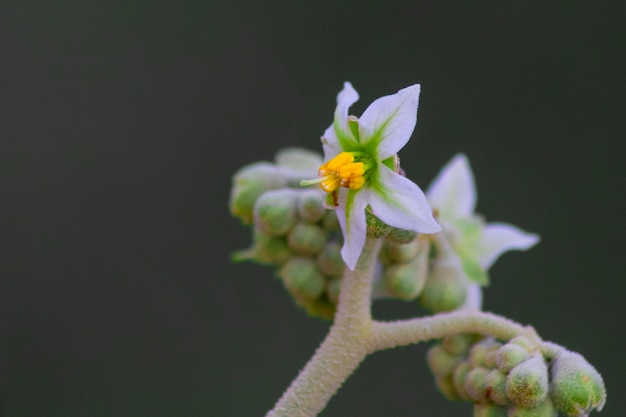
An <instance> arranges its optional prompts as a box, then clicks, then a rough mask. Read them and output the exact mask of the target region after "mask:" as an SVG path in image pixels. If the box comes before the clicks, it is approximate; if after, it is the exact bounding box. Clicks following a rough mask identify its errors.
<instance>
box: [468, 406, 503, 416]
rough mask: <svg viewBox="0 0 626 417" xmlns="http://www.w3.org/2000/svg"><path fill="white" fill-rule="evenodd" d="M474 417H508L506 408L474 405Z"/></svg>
mask: <svg viewBox="0 0 626 417" xmlns="http://www.w3.org/2000/svg"><path fill="white" fill-rule="evenodd" d="M474 417H506V408H504V407H498V406H497V405H494V404H489V403H486V404H481V403H477V404H474Z"/></svg>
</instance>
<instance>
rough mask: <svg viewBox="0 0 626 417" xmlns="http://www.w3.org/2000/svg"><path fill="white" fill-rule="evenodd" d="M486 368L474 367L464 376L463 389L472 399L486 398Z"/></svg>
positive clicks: (481, 399) (487, 371)
mask: <svg viewBox="0 0 626 417" xmlns="http://www.w3.org/2000/svg"><path fill="white" fill-rule="evenodd" d="M488 373H489V370H488V369H487V368H482V367H481V368H474V369H472V370H471V371H469V372H468V373H467V375H466V376H465V383H464V385H463V386H464V387H465V391H466V392H467V395H468V396H469V397H470V398H471V399H472V400H474V401H484V400H485V399H487V396H488V394H489V393H488V391H487V374H488Z"/></svg>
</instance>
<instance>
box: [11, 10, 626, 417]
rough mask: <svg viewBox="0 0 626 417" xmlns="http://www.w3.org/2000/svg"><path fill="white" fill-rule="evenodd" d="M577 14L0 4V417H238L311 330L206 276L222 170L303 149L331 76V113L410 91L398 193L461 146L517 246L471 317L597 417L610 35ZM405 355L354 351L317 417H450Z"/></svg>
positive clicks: (279, 293) (233, 275) (317, 334)
mask: <svg viewBox="0 0 626 417" xmlns="http://www.w3.org/2000/svg"><path fill="white" fill-rule="evenodd" d="M590 4H591V3H589V2H584V1H569V2H560V1H548V2H539V1H537V2H534V1H530V2H516V1H485V2H480V3H476V2H462V1H451V2H437V1H415V0H414V1H407V0H390V1H386V2H382V1H363V0H362V1H352V0H350V1H342V2H338V1H327V0H321V1H315V2H313V1H308V2H299V1H284V0H281V1H273V2H252V1H231V2H227V1H215V0H208V1H199V0H182V1H178V2H163V1H152V2H147V1H136V0H127V1H124V2H94V1H70V0H64V1H56V2H47V1H40V0H31V1H25V2H18V1H10V0H9V1H3V2H2V3H1V4H0V192H1V195H2V204H0V224H1V225H2V228H1V233H0V242H1V243H0V245H1V252H0V404H1V406H0V409H1V410H3V414H2V413H0V414H2V415H3V416H5V417H21V416H46V417H47V416H51V417H53V416H116V417H124V416H129V417H130V416H175V417H178V416H186V417H192V416H226V417H228V416H261V415H264V413H265V412H266V411H267V410H269V409H270V408H271V407H272V406H273V404H274V403H275V401H276V400H277V399H278V397H279V396H280V394H281V393H282V391H283V390H284V389H285V388H286V387H287V386H288V384H289V383H290V381H291V380H292V379H293V378H294V377H295V375H296V374H297V372H298V370H299V369H300V368H301V367H302V366H303V365H304V363H305V362H306V361H307V360H308V358H309V357H310V356H311V354H312V353H313V351H314V350H315V348H316V347H317V345H318V344H319V343H320V342H321V341H322V339H323V338H324V336H325V334H326V331H327V329H328V323H327V322H323V321H321V320H318V319H312V318H309V317H307V316H306V314H305V313H304V312H303V310H301V309H299V308H297V307H296V306H295V305H294V303H293V301H292V299H291V298H290V297H289V296H288V294H287V292H286V291H285V289H284V288H283V287H282V284H281V283H280V282H279V281H278V280H277V279H275V278H274V275H273V271H272V270H271V269H269V268H265V267H261V266H257V265H254V264H232V263H230V261H229V254H230V253H231V252H233V251H234V250H237V249H241V248H244V247H247V246H248V245H249V242H250V231H249V229H247V228H244V227H242V226H241V225H240V224H239V222H238V220H236V219H234V218H232V217H231V216H230V215H229V213H228V210H227V200H228V193H229V188H230V178H231V176H232V174H233V173H234V172H235V171H236V170H237V169H238V168H240V167H241V166H243V165H245V164H248V163H251V162H254V161H258V160H271V159H272V158H273V155H274V153H275V152H276V151H277V150H279V149H281V148H283V147H288V146H301V147H305V148H309V149H313V150H316V149H319V147H318V144H319V142H318V140H319V136H320V135H321V134H322V132H323V131H324V129H325V128H326V127H327V126H328V125H329V124H330V123H331V121H332V114H333V111H334V107H335V97H336V94H337V93H338V91H339V90H340V89H341V86H342V83H343V82H344V81H346V80H349V81H351V82H352V83H353V84H354V86H355V88H356V89H357V90H358V91H359V92H360V94H361V101H360V102H359V103H357V105H355V107H354V108H353V110H354V113H355V114H357V115H358V114H360V113H361V112H362V111H363V110H364V109H365V107H366V106H367V104H369V103H370V102H371V101H372V100H374V99H375V98H377V97H380V96H382V95H386V94H390V93H394V92H395V91H397V90H398V89H400V88H403V87H405V86H408V85H410V84H414V83H420V84H421V85H422V95H421V100H420V109H419V115H418V125H417V128H416V131H415V133H414V136H413V139H412V140H411V142H409V144H408V145H407V146H406V147H405V148H404V150H403V151H402V153H401V154H400V156H401V158H402V161H403V166H404V169H405V170H406V171H407V175H408V176H409V177H410V178H412V179H413V180H414V181H415V182H417V183H418V184H420V185H421V186H422V187H423V188H425V187H426V186H427V184H428V183H429V182H430V180H431V179H432V178H433V177H434V176H435V174H436V173H437V172H438V171H439V169H440V168H441V167H442V166H443V164H444V163H445V162H447V161H448V160H449V159H450V158H451V157H452V156H453V155H454V154H456V153H457V152H465V153H466V154H467V155H468V157H469V159H470V162H471V164H472V166H473V169H474V173H475V177H476V181H477V185H478V211H479V212H481V213H483V214H484V215H486V217H487V218H488V219H489V220H492V221H507V222H510V223H513V224H515V225H518V226H520V227H522V228H523V229H525V230H528V231H531V232H535V233H538V234H540V235H541V236H542V241H541V243H540V244H539V245H538V246H536V247H535V248H534V249H532V250H531V251H529V252H527V253H519V252H512V253H508V254H506V255H504V256H503V257H502V258H501V259H500V260H499V261H498V262H497V263H496V265H495V266H494V267H493V268H492V270H491V278H492V284H491V286H490V287H489V288H488V289H487V291H486V301H485V309H487V310H489V311H493V312H497V313H499V314H503V315H506V316H508V317H510V318H512V319H515V320H517V321H519V322H522V323H531V324H533V325H534V326H535V327H536V329H537V330H538V332H539V333H540V334H541V335H542V336H543V337H544V338H545V339H548V340H552V341H555V342H557V343H559V344H562V345H565V346H566V347H568V348H569V349H572V350H575V351H578V352H580V353H582V354H583V355H584V356H585V357H586V358H587V359H588V360H589V361H590V362H591V363H592V364H593V365H594V366H596V367H597V368H598V370H599V371H600V372H601V373H602V374H603V375H604V378H605V382H606V384H607V386H608V392H609V396H608V402H607V406H606V408H605V411H603V412H602V414H601V415H602V416H605V417H609V416H618V415H623V411H622V412H620V411H619V410H620V409H621V408H622V407H621V406H622V404H623V402H622V401H621V399H620V398H619V397H620V395H619V390H620V389H622V388H623V387H624V386H626V378H625V377H624V372H625V371H626V369H625V366H624V361H623V358H622V357H621V356H618V355H620V353H619V352H622V354H623V352H624V343H625V342H626V334H625V332H624V329H625V326H624V317H623V316H624V314H626V308H625V305H626V304H625V302H624V300H623V298H624V297H623V294H624V292H625V291H626V280H625V278H626V277H625V276H624V266H625V262H624V248H625V246H626V245H625V244H624V231H625V227H624V226H625V222H624V210H625V209H626V201H625V200H626V199H625V197H624V193H625V191H626V188H625V181H624V179H625V178H626V175H624V158H625V157H626V152H625V148H626V147H625V146H624V143H623V142H624V129H623V121H624V96H625V93H626V91H625V83H624V80H623V76H624V66H623V58H624V47H625V46H626V33H625V31H624V27H623V16H624V14H623V12H624V10H623V8H622V7H623V6H622V5H621V2H618V1H613V2H611V1H609V2H601V3H597V4H594V5H593V6H590ZM418 313H420V310H418V308H417V306H416V305H415V304H414V303H402V302H399V301H394V302H378V303H376V305H375V307H374V314H375V316H376V317H378V318H384V319H391V318H402V317H410V316H413V315H415V314H418ZM425 350H426V346H425V345H421V346H412V347H408V348H402V349H396V350H393V351H387V352H381V353H376V354H375V355H373V356H371V357H370V358H368V359H367V360H366V361H365V363H364V364H363V366H362V367H361V368H360V369H358V371H357V372H356V373H355V374H354V375H353V376H352V377H351V378H350V379H349V380H348V382H347V384H346V385H345V386H344V387H343V388H342V390H341V391H340V393H339V395H338V396H337V397H335V398H333V399H332V400H331V402H330V403H329V406H328V408H327V409H326V410H325V411H324V413H323V414H322V415H323V416H327V417H332V416H346V415H352V416H395V417H401V416H418V415H419V416H422V415H423V416H450V415H455V416H470V415H471V405H470V404H468V403H450V402H447V401H446V400H444V399H443V397H442V396H441V395H440V394H439V393H438V392H437V391H436V389H435V387H434V383H433V378H432V376H431V375H430V373H429V371H428V370H427V368H426V364H425V359H424V353H425Z"/></svg>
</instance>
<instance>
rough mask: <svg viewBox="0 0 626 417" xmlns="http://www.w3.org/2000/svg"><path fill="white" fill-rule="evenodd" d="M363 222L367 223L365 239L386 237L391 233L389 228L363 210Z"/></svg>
mask: <svg viewBox="0 0 626 417" xmlns="http://www.w3.org/2000/svg"><path fill="white" fill-rule="evenodd" d="M365 221H366V223H367V237H370V238H376V239H378V238H381V237H385V236H387V234H389V232H390V231H391V226H389V225H387V224H386V223H384V222H383V221H382V220H380V219H379V218H378V217H376V216H375V215H374V214H372V213H371V212H370V211H369V210H365Z"/></svg>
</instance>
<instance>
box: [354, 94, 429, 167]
mask: <svg viewBox="0 0 626 417" xmlns="http://www.w3.org/2000/svg"><path fill="white" fill-rule="evenodd" d="M419 96H420V86H419V84H415V85H412V86H410V87H407V88H403V89H402V90H400V91H398V92H397V93H396V94H393V95H390V96H385V97H381V98H379V99H378V100H375V101H374V102H373V103H372V104H370V105H369V107H368V108H367V109H366V110H365V112H364V113H363V115H362V116H361V118H360V119H359V135H360V136H361V144H362V145H364V146H367V145H368V144H371V145H370V146H377V147H378V157H379V159H380V160H381V161H382V160H384V159H387V158H389V157H390V156H393V155H395V154H397V153H398V151H399V150H400V149H402V148H403V147H404V145H406V143H407V142H408V141H409V139H410V138H411V134H412V133H413V129H415V123H417V105H418V103H419Z"/></svg>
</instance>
